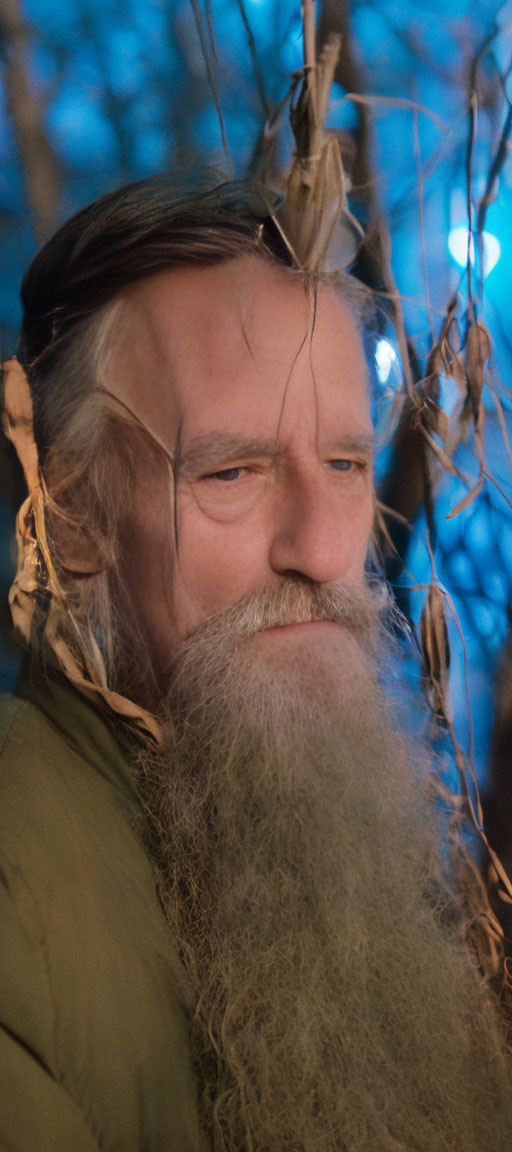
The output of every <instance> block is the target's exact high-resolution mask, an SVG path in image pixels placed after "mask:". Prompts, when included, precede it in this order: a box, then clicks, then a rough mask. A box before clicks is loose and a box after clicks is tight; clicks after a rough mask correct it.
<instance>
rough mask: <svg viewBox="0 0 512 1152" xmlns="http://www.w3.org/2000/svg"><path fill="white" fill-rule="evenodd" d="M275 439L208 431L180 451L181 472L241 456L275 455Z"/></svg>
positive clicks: (196, 470) (201, 468)
mask: <svg viewBox="0 0 512 1152" xmlns="http://www.w3.org/2000/svg"><path fill="white" fill-rule="evenodd" d="M275 454H276V442H275V440H274V439H271V440H268V439H261V438H260V439H255V438H254V437H249V436H233V435H230V434H229V433H226V432H208V433H206V434H205V435H203V436H196V437H194V439H193V440H189V442H188V444H184V445H183V447H182V449H181V453H180V462H179V466H180V472H200V471H202V470H203V469H204V468H209V467H211V466H212V465H214V464H217V463H218V462H219V461H222V460H235V459H237V457H239V456H248V457H250V456H275Z"/></svg>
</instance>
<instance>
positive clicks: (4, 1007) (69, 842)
mask: <svg viewBox="0 0 512 1152" xmlns="http://www.w3.org/2000/svg"><path fill="white" fill-rule="evenodd" d="M20 693H21V694H20V695H19V696H6V697H4V698H3V702H2V704H1V706H0V826H1V833H0V871H1V885H0V901H1V928H0V1024H1V1026H2V1027H1V1035H0V1149H2V1152H3V1150H5V1152H98V1150H101V1152H204V1150H205V1147H206V1144H205V1142H204V1137H202V1136H201V1132H200V1127H199V1120H198V1113H197V1104H196V1083H195V1078H194V1072H193V1068H192V1063H191V1056H190V1050H189V1042H188V1028H187V1018H186V1013H185V1007H184V1003H185V996H184V994H180V988H184V987H185V984H184V977H183V973H182V971H181V969H180V964H179V960H178V958H177V956H176V952H175V948H174V945H173V942H172V939H171V936H170V933H169V930H168V928H167V926H166V923H165V920H164V917H163V913H162V911H161V908H160V905H159V902H158V898H157V896H156V892H155V885H154V878H153V873H152V869H151V864H150V861H149V859H148V856H147V854H146V852H145V849H144V847H143V844H142V842H141V840H140V837H139V835H138V833H137V831H136V830H135V828H136V817H137V812H138V801H137V795H136V791H135V788H134V783H133V776H132V774H131V772H130V768H129V755H128V751H129V743H128V741H127V739H126V737H124V738H123V737H122V736H121V737H120V736H119V733H118V731H117V730H116V729H114V727H113V726H111V725H110V724H109V723H108V722H107V721H106V720H104V719H103V718H102V717H101V716H100V715H99V714H98V713H97V712H96V711H95V710H94V709H93V708H92V707H91V706H90V705H89V704H88V703H87V702H86V701H85V700H84V699H83V698H82V697H81V696H80V695H79V694H78V693H77V692H76V691H75V690H74V688H73V687H72V686H71V685H70V684H69V683H68V682H67V681H66V680H65V679H64V678H63V677H60V676H59V675H54V674H53V673H52V674H51V677H50V678H49V679H48V681H45V680H44V679H43V677H42V676H41V675H40V674H38V679H34V680H33V681H32V682H31V683H29V682H28V681H26V682H25V684H24V685H23V686H22V687H21V689H20Z"/></svg>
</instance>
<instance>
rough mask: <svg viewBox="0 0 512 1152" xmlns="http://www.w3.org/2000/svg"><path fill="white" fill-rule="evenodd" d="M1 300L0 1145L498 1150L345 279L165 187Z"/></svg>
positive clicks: (230, 205)
mask: <svg viewBox="0 0 512 1152" xmlns="http://www.w3.org/2000/svg"><path fill="white" fill-rule="evenodd" d="M22 296H23V305H24V319H23V325H22V331H21V336H20V343H19V350H18V361H17V362H16V363H13V362H11V364H10V371H9V373H8V375H7V382H6V422H7V428H8V433H9V435H10V436H11V438H12V439H13V441H14V443H15V445H16V447H17V449H18V452H19V454H20V457H21V459H22V462H23V465H24V468H25V473H26V476H27V481H28V487H29V495H28V497H27V501H26V502H25V504H24V505H23V507H22V509H21V512H20V517H19V557H20V558H19V568H18V574H17V577H16V580H15V583H14V586H13V590H12V594H11V603H12V610H13V618H14V621H15V624H16V626H17V628H18V630H19V631H20V632H21V633H22V635H24V636H25V639H26V641H27V643H28V646H29V648H30V649H31V652H32V655H31V659H30V662H28V658H27V667H26V670H25V673H24V676H23V677H22V680H21V683H20V685H19V687H18V690H17V694H16V696H13V697H11V698H8V699H6V701H5V703H4V705H3V711H2V714H1V735H2V742H1V748H2V757H1V768H0V788H1V805H0V813H1V821H2V859H3V870H2V881H3V884H2V909H3V915H4V919H5V923H4V926H3V931H2V941H3V943H2V981H1V989H2V1025H3V1032H2V1046H3V1047H2V1092H3V1095H2V1111H1V1118H0V1130H1V1141H0V1142H1V1144H2V1147H5V1148H9V1149H12V1150H16V1152H34V1150H35V1149H37V1150H38V1152H50V1150H52V1152H68V1150H70V1149H73V1152H82V1150H83V1152H98V1150H99V1149H101V1150H102V1152H114V1150H118V1152H171V1150H172V1152H192V1150H194V1152H199V1150H207V1149H213V1150H215V1152H220V1150H223V1152H249V1150H251V1152H256V1150H257V1152H313V1150H315V1152H320V1150H323V1152H342V1150H343V1152H448V1150H449V1149H453V1150H454V1149H460V1150H461V1152H462V1149H464V1152H476V1150H480V1152H482V1150H484V1149H485V1150H486V1152H487V1150H489V1149H492V1150H493V1152H497V1150H498V1149H503V1152H504V1150H505V1149H509V1148H510V1147H511V1143H510V1142H511V1140H512V1130H511V1127H510V1112H509V1109H508V1078H509V1073H508V1068H507V1062H506V1056H505V1052H504V1044H503V1040H502V1035H501V1029H500V1024H499V1020H498V1016H497V1012H496V1009H495V1006H494V1005H493V1004H492V1002H491V1000H490V997H488V995H487V993H486V992H485V990H483V989H482V988H481V986H480V984H479V979H478V974H477V973H476V972H475V970H474V967H473V964H472V962H471V959H470V956H469V954H468V950H467V946H466V943H465V935H466V929H467V925H466V923H465V919H464V914H463V912H462V911H461V908H460V901H459V900H458V894H457V891H456V890H453V888H452V887H451V884H450V876H449V872H450V866H449V861H447V860H446V852H445V851H444V850H443V848H442V839H441V832H440V830H439V827H438V823H439V818H438V815H437V814H436V809H435V807H434V804H433V802H432V801H431V799H430V791H429V781H430V776H431V773H430V767H429V762H428V758H427V757H426V755H425V753H423V752H421V750H419V749H418V748H417V747H411V745H410V744H409V743H408V740H407V738H406V736H405V735H404V734H403V732H401V730H400V725H399V722H398V721H397V719H396V716H395V714H394V710H393V707H392V705H391V703H390V701H389V699H388V697H387V696H386V694H385V692H384V689H383V688H382V687H381V684H382V680H383V679H385V678H386V676H387V670H388V662H389V660H390V659H393V658H394V657H393V655H392V654H391V650H390V648H389V642H387V641H386V639H385V636H384V629H383V625H382V623H381V616H382V603H383V597H382V593H381V592H380V590H379V588H378V586H374V584H373V583H372V581H371V580H370V579H369V577H368V576H367V575H366V574H365V573H366V567H365V566H366V560H367V554H368V548H369V544H370V538H371V533H372V522H373V513H374V492H373V482H372V428H371V421H370V413H369V383H368V373H367V369H366V361H365V356H364V352H363V332H362V321H361V304H360V299H359V296H358V293H357V292H356V290H355V287H354V286H353V285H351V283H350V281H349V279H348V278H347V277H343V276H337V277H336V276H333V275H331V276H327V275H321V276H318V277H316V278H315V279H313V280H312V279H311V278H305V277H304V276H303V275H302V274H301V272H300V270H299V269H298V268H297V267H296V266H294V261H293V258H292V255H291V254H290V252H289V249H288V247H287V245H286V243H285V241H284V239H283V235H282V231H281V229H280V227H279V225H278V223H277V222H276V220H275V218H274V217H273V215H272V213H271V212H269V211H268V209H267V207H266V204H265V202H262V201H261V200H258V197H257V196H255V195H254V194H249V193H247V192H246V191H245V190H244V189H243V188H237V187H233V186H228V187H226V188H221V189H217V190H214V191H209V192H203V194H201V195H196V196H195V197H188V198H182V199H179V198H176V196H175V195H174V194H173V191H172V187H171V186H170V184H169V182H168V181H167V180H165V179H162V180H153V181H151V182H147V183H143V184H141V185H136V186H131V187H129V188H125V189H121V190H120V191H119V192H117V193H114V194H112V195H111V196H109V197H106V198H104V199H103V200H101V201H99V202H98V203H96V204H94V205H92V206H91V207H89V208H87V209H85V210H84V211H82V212H81V213H79V214H78V215H77V216H76V217H74V218H73V219H72V220H71V221H69V222H68V223H67V224H66V225H65V226H64V227H63V228H62V229H61V230H60V232H59V233H57V235H56V236H55V237H54V239H53V240H52V241H50V242H49V244H47V245H46V247H45V248H43V250H42V251H41V252H40V253H39V255H38V256H37V257H36V259H35V261H34V263H33V265H32V267H31V269H30V270H29V272H28V273H27V276H26V277H25V281H24V285H23V293H22ZM32 428H33V436H32Z"/></svg>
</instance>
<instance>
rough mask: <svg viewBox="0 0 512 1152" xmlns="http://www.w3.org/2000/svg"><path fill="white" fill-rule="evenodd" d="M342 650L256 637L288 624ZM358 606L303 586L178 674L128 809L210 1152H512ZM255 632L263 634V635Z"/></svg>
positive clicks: (476, 1012)
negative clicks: (298, 624)
mask: <svg viewBox="0 0 512 1152" xmlns="http://www.w3.org/2000/svg"><path fill="white" fill-rule="evenodd" d="M311 617H314V618H323V619H336V620H339V621H341V622H342V623H343V624H344V628H343V629H341V628H340V629H333V630H329V631H328V635H327V636H324V634H323V633H322V638H315V639H314V641H311V640H308V639H307V638H305V639H304V640H301V639H300V638H298V637H297V635H296V634H294V635H293V637H290V636H289V635H288V637H286V636H285V635H284V634H283V638H282V640H279V638H277V643H276V637H275V636H274V637H273V638H272V639H270V638H269V637H267V638H265V637H259V636H258V635H257V631H258V629H259V628H261V627H265V625H266V626H271V625H274V624H275V623H281V624H284V623H288V622H291V620H293V619H298V620H304V619H309V618H311ZM377 618H378V610H377V607H376V605H375V603H374V601H373V599H372V597H371V596H370V595H369V594H368V593H365V592H363V593H359V592H355V591H353V590H351V589H350V588H344V587H340V586H338V585H337V586H335V587H332V588H330V589H329V590H328V591H327V593H326V594H324V593H323V592H322V590H321V589H316V588H313V587H311V586H309V585H306V584H305V582H303V581H290V582H289V583H288V584H287V585H284V586H283V587H280V588H279V589H278V590H277V591H276V590H272V589H269V590H267V591H265V592H263V593H262V594H259V595H253V596H251V597H248V598H247V599H246V600H244V601H243V602H242V603H241V604H240V605H237V606H235V608H234V609H230V610H229V612H227V613H222V614H221V615H219V616H218V617H216V618H215V619H214V620H211V621H208V622H207V623H206V624H205V625H203V626H201V628H200V629H198V630H197V632H196V633H194V634H193V635H192V636H191V637H190V638H189V640H188V641H187V642H186V644H185V645H184V647H183V649H182V651H181V653H180V654H179V656H178V658H177V661H176V666H175V672H174V677H173V682H172V686H171V690H170V692H169V699H168V717H169V718H168V721H167V729H166V732H167V742H166V748H165V749H164V751H163V752H162V753H161V754H158V755H156V756H155V755H154V754H153V755H149V754H147V755H146V757H145V758H144V760H143V764H142V781H143V783H142V789H143V794H144V796H145V799H146V804H147V809H148V813H149V817H148V827H149V830H150V831H149V842H150V849H151V851H152V854H153V856H154V858H155V861H156V864H157V867H158V871H159V882H160V889H161V893H162V898H163V901H164V906H165V908H166V911H167V915H168V919H169V923H170V926H171V929H172V931H173V933H174V934H175V936H176V939H177V941H178V945H179V947H180V950H181V954H182V958H183V961H184V964H185V968H186V970H187V973H188V977H189V980H190V982H191V985H192V988H193V992H194V996H195V1011H194V1014H193V1018H192V1021H191V1042H192V1050H193V1056H194V1059H195V1061H196V1067H197V1071H198V1078H199V1084H200V1093H201V1108H202V1115H203V1120H204V1124H205V1128H206V1130H207V1132H208V1135H209V1137H210V1140H211V1145H212V1148H213V1149H214V1150H215V1152H219V1150H223V1152H256V1150H257V1152H334V1150H336V1152H338V1150H339V1152H341V1150H343V1152H448V1150H452V1149H453V1150H455V1149H457V1150H459V1149H460V1152H462V1150H464V1152H476V1150H477V1149H478V1150H482V1152H483V1150H484V1149H485V1150H486V1152H487V1150H490V1149H492V1150H493V1152H497V1150H498V1149H500V1150H501V1149H503V1152H505V1148H509V1147H510V1146H511V1145H510V1141H511V1140H512V1135H511V1130H510V1129H509V1130H508V1138H507V1135H506V1134H505V1129H504V1123H505V1121H504V1119H503V1116H502V1112H503V1108H504V1106H505V1100H506V1093H507V1077H508V1072H507V1069H506V1065H505V1059H504V1056H503V1052H502V1044H501V1039H500V1035H499V1031H498V1027H497V1023H496V1020H495V1016H494V1010H493V1008H492V1006H491V1005H490V1003H489V1002H488V1001H487V999H486V997H485V995H484V994H483V993H482V992H481V990H479V989H478V987H477V983H476V979H475V977H474V975H473V973H472V971H471V970H470V966H469V962H468V958H467V953H466V949H465V946H464V943H463V940H462V936H463V925H462V924H461V923H460V921H459V918H458V917H457V916H456V915H455V912H454V908H455V904H454V902H453V900H452V897H451V896H450V894H449V893H448V892H447V890H446V887H445V885H444V882H443V880H442V878H441V869H440V866H438V864H437V863H436V861H437V860H438V857H439V853H438V848H439V845H438V844H437V842H436V835H437V833H436V821H435V813H434V809H433V806H432V804H431V802H430V800H429V795H428V767H427V768H426V767H425V761H424V759H423V760H422V757H421V756H420V757H418V756H415V757H411V752H410V749H409V748H408V747H407V743H406V741H405V739H404V738H403V737H402V736H401V735H399V734H398V733H396V732H395V731H394V730H393V724H392V722H391V720H390V718H389V715H388V714H387V710H386V706H385V704H384V701H383V698H382V695H381V694H380V693H379V690H378V688H377V684H376V676H375V672H374V667H375V660H374V652H375V646H376V635H377V632H378V628H377V624H376V621H377ZM255 632H256V635H255Z"/></svg>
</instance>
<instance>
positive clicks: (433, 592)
mask: <svg viewBox="0 0 512 1152" xmlns="http://www.w3.org/2000/svg"><path fill="white" fill-rule="evenodd" d="M420 628H421V651H422V656H423V663H424V666H425V669H426V671H427V674H428V677H429V681H430V696H431V703H432V707H433V709H434V711H435V712H436V713H441V714H442V715H444V716H448V715H449V713H450V711H451V704H450V699H449V689H448V668H449V665H450V646H449V642H448V629H447V626H446V620H445V614H444V595H443V593H442V592H441V589H440V588H438V586H437V585H436V584H431V585H430V588H429V590H428V592H427V595H426V598H425V603H424V605H423V611H422V613H421V622H420Z"/></svg>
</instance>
